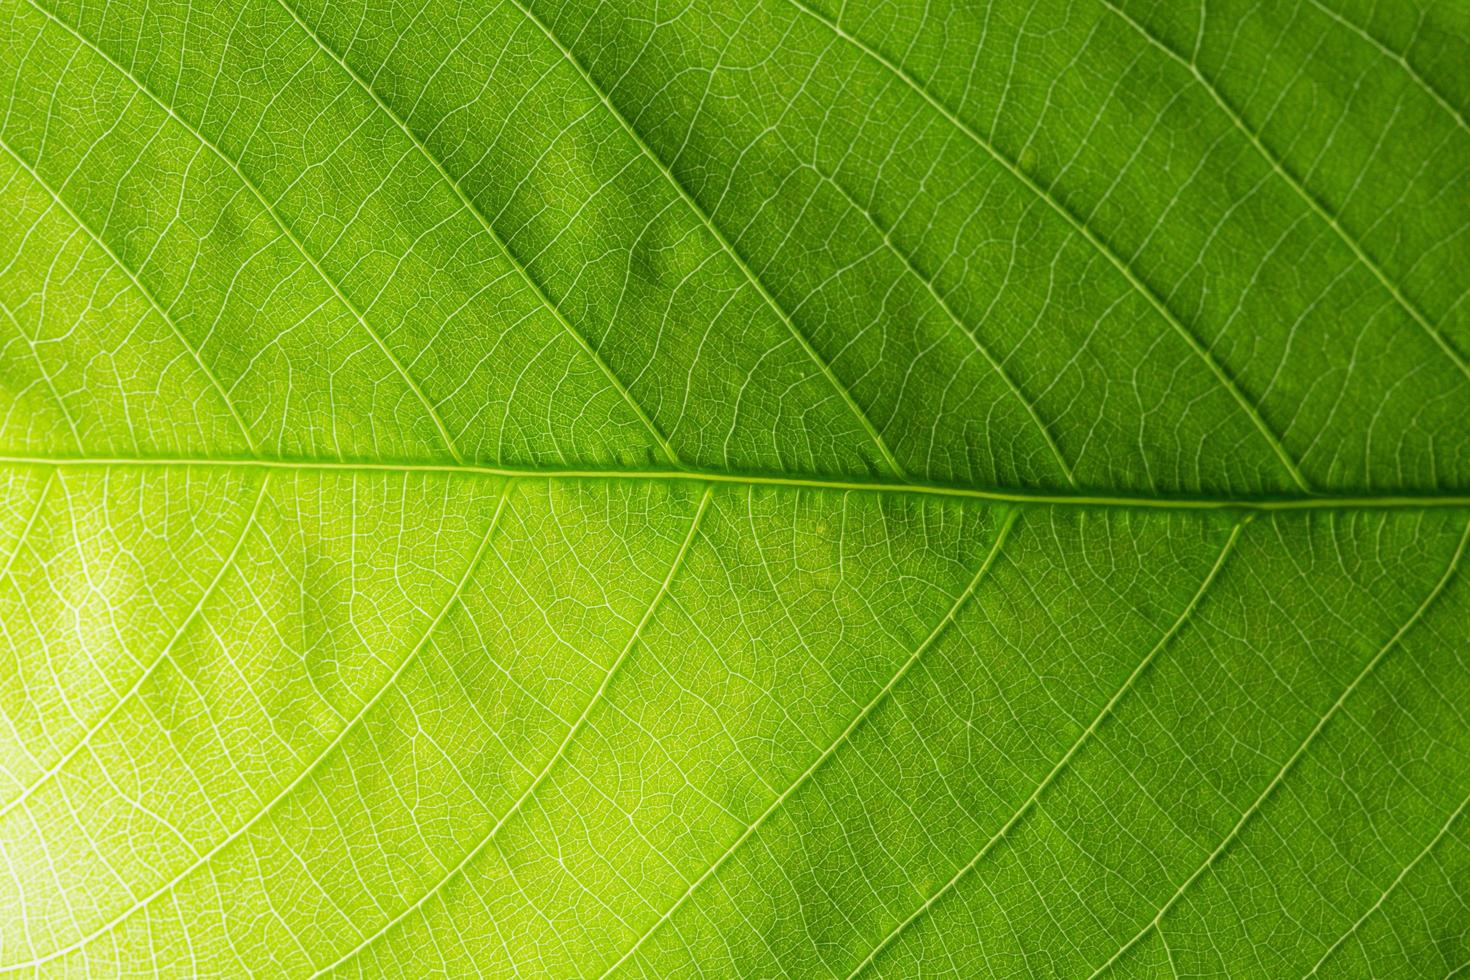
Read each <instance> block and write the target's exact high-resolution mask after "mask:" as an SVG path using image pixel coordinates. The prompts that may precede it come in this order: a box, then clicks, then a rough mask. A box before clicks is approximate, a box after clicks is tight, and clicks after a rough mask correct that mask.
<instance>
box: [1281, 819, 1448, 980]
mask: <svg viewBox="0 0 1470 980" xmlns="http://www.w3.org/2000/svg"><path fill="white" fill-rule="evenodd" d="M1467 805H1470V796H1467V797H1465V798H1464V799H1463V800H1461V801H1460V805H1459V806H1457V807H1455V809H1454V812H1453V813H1451V814H1450V815H1449V818H1448V819H1446V820H1445V822H1444V824H1443V825H1442V826H1441V827H1440V828H1439V833H1437V834H1435V835H1434V836H1433V837H1431V838H1430V839H1429V843H1427V844H1425V845H1424V847H1423V848H1422V849H1421V850H1420V851H1419V853H1418V854H1416V855H1414V858H1413V860H1411V861H1410V862H1409V863H1408V864H1406V865H1404V867H1403V870H1401V871H1400V872H1399V873H1398V875H1396V876H1395V877H1394V879H1393V881H1391V882H1389V883H1388V887H1387V888H1385V889H1384V890H1383V893H1382V894H1381V895H1379V896H1378V900H1377V901H1376V902H1374V903H1373V904H1372V905H1370V906H1368V908H1367V909H1366V910H1365V911H1364V912H1363V914H1362V915H1360V916H1358V918H1357V921H1355V922H1354V923H1353V924H1352V925H1351V926H1349V927H1348V929H1347V931H1346V932H1344V933H1343V934H1342V935H1341V936H1338V937H1337V941H1336V942H1334V943H1333V944H1332V945H1331V946H1328V947H1327V950H1326V952H1324V953H1323V954H1322V956H1321V957H1320V958H1319V959H1318V960H1317V962H1316V963H1314V964H1312V969H1311V970H1309V971H1307V974H1306V976H1307V977H1315V976H1316V975H1317V972H1318V971H1319V970H1321V969H1322V964H1323V963H1326V962H1327V961H1328V960H1330V959H1331V958H1332V956H1333V954H1334V953H1336V952H1337V950H1338V948H1339V947H1341V946H1342V944H1343V943H1345V942H1347V941H1348V939H1350V938H1351V937H1352V936H1354V935H1356V934H1357V932H1358V930H1359V929H1360V928H1362V926H1363V923H1364V922H1367V921H1368V920H1369V919H1370V918H1372V917H1373V913H1375V912H1377V911H1378V910H1379V909H1380V908H1382V907H1383V903H1384V902H1386V901H1388V896H1390V895H1392V894H1393V892H1394V889H1396V888H1398V886H1399V885H1400V884H1401V883H1402V882H1403V880H1404V879H1405V878H1407V877H1408V876H1409V873H1410V872H1411V871H1413V870H1414V869H1415V868H1416V867H1418V866H1419V862H1420V861H1422V860H1424V859H1425V858H1426V857H1428V856H1429V852H1430V851H1433V850H1434V848H1435V846H1436V845H1437V844H1439V842H1440V841H1441V840H1443V839H1444V836H1445V835H1446V834H1448V833H1449V832H1450V828H1451V827H1452V826H1454V823H1455V821H1456V820H1458V819H1460V814H1462V813H1464V812H1465V807H1466V806H1467Z"/></svg>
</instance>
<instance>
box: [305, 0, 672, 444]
mask: <svg viewBox="0 0 1470 980" xmlns="http://www.w3.org/2000/svg"><path fill="white" fill-rule="evenodd" d="M276 2H277V3H278V4H280V6H281V9H282V10H284V11H285V12H286V13H287V14H289V15H290V16H291V19H292V20H293V21H295V22H296V25H297V26H298V27H300V28H301V29H302V30H303V31H305V32H306V34H307V36H308V37H310V38H311V40H312V42H313V43H315V44H316V46H317V47H318V48H319V49H320V50H321V51H322V53H323V54H325V55H326V56H327V57H328V58H331V59H332V61H333V62H335V63H336V64H337V65H338V66H340V67H341V69H342V70H343V71H344V72H346V73H347V75H348V77H349V78H351V79H352V80H353V81H354V82H356V83H357V86H358V87H359V88H361V89H362V90H363V91H364V92H366V93H367V95H368V96H369V97H370V98H371V99H372V100H373V103H374V104H375V105H376V106H377V107H378V108H379V109H380V110H382V112H383V113H384V115H386V116H387V117H388V118H389V119H390V120H392V121H393V124H394V125H395V126H397V127H398V128H399V129H400V130H401V131H402V132H403V135H405V136H407V137H408V139H409V141H410V142H412V143H413V145H414V147H415V148H417V149H418V151H419V153H420V154H422V156H423V158H424V159H425V160H427V161H428V162H429V163H430V164H431V165H432V166H433V168H434V170H435V171H436V172H438V174H439V176H440V177H441V178H442V179H443V180H444V182H445V183H446V184H448V185H449V187H450V188H451V189H452V190H453V191H454V194H455V196H456V197H458V198H459V201H460V203H461V204H463V205H464V206H465V208H466V209H467V210H468V211H469V212H470V213H471V214H473V215H474V216H475V218H476V219H477V220H478V221H479V223H480V227H482V228H484V229H485V233H486V234H488V235H489V236H490V240H491V241H492V242H494V243H495V247H496V248H498V249H499V250H500V251H501V253H502V254H504V255H505V257H506V260H507V261H509V262H510V264H511V265H512V266H513V267H514V268H515V270H516V272H518V273H520V276H521V278H522V279H523V280H525V282H526V285H528V286H530V287H531V291H532V292H533V293H534V294H535V295H536V298H537V299H538V300H540V301H541V304H542V305H543V306H545V307H546V308H547V309H548V310H550V311H551V314H552V316H554V317H556V321H557V323H559V324H561V326H562V329H564V330H565V331H566V332H567V334H568V335H569V336H570V337H571V338H572V339H573V340H574V341H576V343H577V345H578V346H579V347H581V348H582V350H583V351H585V352H586V353H587V355H588V356H589V357H591V358H592V360H593V362H594V363H595V364H596V365H597V366H598V368H599V369H600V370H601V371H602V373H603V374H604V375H605V376H606V377H607V379H608V381H609V382H611V383H612V386H613V388H614V389H616V390H617V392H618V394H619V395H621V396H622V399H623V401H625V402H627V403H628V407H629V408H631V409H632V410H633V412H634V414H636V415H637V416H638V420H639V421H640V422H642V423H643V426H644V428H646V429H647V430H648V432H649V434H650V435H651V436H653V439H654V441H655V442H656V443H658V447H659V449H660V450H662V451H663V454H664V456H665V457H667V458H668V461H669V463H670V464H672V465H674V466H682V465H683V463H682V461H681V460H680V459H679V455H678V453H676V452H675V451H674V447H673V446H671V445H670V444H669V440H668V437H667V436H665V435H664V433H663V430H662V429H660V428H659V427H658V424H657V423H655V422H654V420H653V418H652V417H651V416H650V415H649V414H648V412H647V411H645V410H644V408H643V405H642V404H641V403H640V402H639V401H638V400H637V399H635V398H634V397H633V394H632V392H630V391H629V390H628V387H627V386H626V385H624V384H623V382H622V379H621V378H619V377H618V376H617V374H615V373H614V372H613V369H612V368H611V367H610V366H609V365H608V363H607V361H605V360H604V359H603V357H602V355H601V354H599V353H598V352H597V349H596V348H595V347H593V346H592V344H591V342H590V341H589V340H588V339H587V337H586V336H585V335H583V333H582V332H581V331H580V330H577V329H576V328H575V327H573V326H572V324H571V323H570V322H569V321H568V320H567V318H566V316H565V315H563V313H562V311H561V307H559V306H557V305H556V304H555V303H554V302H552V301H551V298H550V297H549V296H547V294H546V291H545V290H544V289H542V288H541V284H540V283H539V282H537V281H536V280H535V279H534V278H533V277H532V276H531V273H530V270H528V269H527V268H526V267H525V265H523V264H522V263H521V260H520V259H519V258H518V257H517V256H516V255H515V253H513V252H512V251H511V250H510V246H509V244H507V242H506V241H505V239H503V238H501V237H500V233H499V232H498V231H496V230H495V228H494V226H493V225H491V224H490V219H489V218H488V217H486V216H485V213H484V212H483V211H482V210H481V209H480V207H479V205H477V204H476V203H475V202H474V201H473V200H472V199H471V198H470V196H469V195H468V194H466V193H465V192H464V189H463V188H461V187H460V184H459V181H458V180H456V179H455V178H454V177H453V176H451V175H450V173H449V171H448V170H447V169H446V168H445V166H444V162H443V161H442V160H440V159H439V157H438V156H436V155H435V154H434V153H432V152H430V150H429V148H428V147H427V146H426V145H424V142H423V141H422V140H420V139H419V137H418V135H417V134H416V133H414V131H413V130H412V129H410V128H409V126H408V124H407V123H405V122H404V121H403V119H402V117H400V116H399V115H398V113H397V112H395V111H394V110H393V109H392V108H391V107H390V106H389V105H388V103H387V102H385V101H384V100H383V98H382V97H381V96H379V95H378V93H377V90H376V89H374V88H373V87H372V86H371V85H369V84H368V83H367V81H366V80H364V79H363V78H362V76H361V75H359V74H358V73H357V72H356V71H355V70H354V69H353V68H352V66H351V65H349V64H348V63H347V59H346V58H344V57H342V56H341V55H340V54H338V53H337V52H336V51H335V50H334V49H333V48H331V47H330V46H329V45H328V44H327V43H326V42H325V41H323V40H322V39H321V36H320V35H318V34H317V32H316V31H315V30H313V29H312V27H311V25H309V24H308V23H306V21H304V20H302V18H301V15H300V14H298V13H297V12H296V9H295V8H294V7H292V6H291V5H290V4H288V3H287V2H286V0H276Z"/></svg>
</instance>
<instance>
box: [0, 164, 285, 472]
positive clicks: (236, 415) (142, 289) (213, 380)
mask: <svg viewBox="0 0 1470 980" xmlns="http://www.w3.org/2000/svg"><path fill="white" fill-rule="evenodd" d="M0 150H4V151H5V154H6V155H7V156H8V157H10V158H11V159H12V160H14V161H15V162H16V163H17V164H18V165H19V166H20V167H21V169H22V170H24V171H25V172H26V173H28V174H30V177H31V180H33V181H35V182H36V184H37V186H39V187H40V188H41V189H42V190H44V191H45V192H46V193H47V194H48V195H49V196H50V198H51V200H53V201H55V202H56V203H57V205H58V206H60V208H61V210H63V211H65V212H66V215H67V217H69V218H71V220H72V221H73V222H74V223H75V224H76V226H77V227H78V228H80V229H81V230H82V231H83V233H85V234H86V236H87V237H88V238H90V239H91V240H92V241H93V242H95V243H96V245H97V247H98V248H100V249H102V251H103V253H104V254H106V256H107V257H108V258H109V259H111V260H112V263H113V265H115V266H117V268H118V269H120V270H122V274H123V275H125V276H127V277H128V281H129V282H131V283H132V284H133V288H134V289H136V290H137V291H138V292H139V293H141V294H142V296H143V299H144V300H146V301H147V303H148V305H149V306H151V307H152V308H153V311H154V312H155V313H157V314H158V315H159V317H160V318H161V319H162V320H163V322H164V323H165V324H166V325H167V326H168V328H169V330H170V331H172V332H173V335H174V338H175V339H176V340H177V341H178V342H179V345H180V346H182V347H183V348H184V350H185V351H187V352H188V353H189V357H190V358H192V359H193V361H194V363H195V364H196V365H198V367H199V370H201V371H203V372H204V377H205V378H207V379H208V380H209V384H210V387H212V388H213V389H214V391H215V394H217V395H219V397H220V401H222V402H224V405H225V409H226V410H227V411H228V412H229V413H230V418H232V419H234V420H235V424H236V425H238V426H239V427H240V434H241V435H242V436H244V437H245V446H246V448H248V449H249V450H250V452H251V453H258V452H259V451H260V449H259V447H258V446H256V444H255V438H254V437H253V436H252V435H251V434H250V427H249V426H248V425H246V424H245V419H244V418H243V417H241V415H240V412H239V410H238V409H237V408H235V403H234V401H233V400H232V399H231V398H230V396H229V395H228V394H226V393H225V389H224V385H222V384H221V383H220V379H219V378H218V377H217V376H216V375H215V373H214V372H213V371H211V370H210V369H209V367H208V366H207V365H206V364H205V363H204V358H203V357H201V356H200V354H199V351H198V350H196V349H195V347H194V345H193V344H191V343H189V341H188V339H187V338H186V337H185V336H184V332H183V331H182V330H180V329H179V326H178V324H176V323H175V322H174V318H173V317H171V316H169V315H168V313H167V312H166V311H165V310H164V308H163V306H162V305H161V304H160V303H159V302H158V300H157V299H156V298H155V297H154V295H153V292H152V290H150V289H149V288H148V287H147V286H145V285H143V282H142V280H140V279H139V278H138V277H137V275H136V274H134V272H133V270H132V269H131V268H129V267H128V265H127V263H125V262H123V260H122V258H121V257H120V256H119V255H118V254H117V253H116V252H114V251H113V250H112V246H111V245H108V244H107V242H106V241H105V240H104V239H103V238H102V236H101V235H100V234H98V233H97V232H95V231H93V230H92V228H91V226H90V225H88V224H87V223H86V222H85V221H83V220H82V218H81V216H80V215H78V214H77V213H76V212H75V211H73V210H72V208H71V205H70V204H67V203H66V201H64V200H63V199H62V197H61V193H60V191H57V190H53V189H52V187H51V185H50V184H49V183H47V182H46V180H45V179H44V178H43V177H42V176H41V175H40V173H38V172H37V171H36V168H35V167H33V166H31V165H30V163H28V162H27V161H26V159H25V158H24V157H22V156H21V155H20V154H19V153H17V152H16V151H15V150H14V149H12V148H11V146H10V144H9V143H7V142H6V141H5V139H4V137H0ZM7 312H9V311H8V310H7ZM11 319H12V320H13V319H14V317H13V316H12V317H11ZM18 325H19V324H17V326H18ZM47 380H48V381H49V380H50V379H49V378H48V379H47ZM57 399H58V401H59V400H60V396H59V395H58V396H57ZM65 407H66V406H65V404H63V405H62V408H63V410H64V409H65ZM69 420H70V416H68V421H69ZM75 428H76V427H75V426H73V433H74V434H75Z"/></svg>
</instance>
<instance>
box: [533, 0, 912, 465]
mask: <svg viewBox="0 0 1470 980" xmlns="http://www.w3.org/2000/svg"><path fill="white" fill-rule="evenodd" d="M510 2H511V3H512V4H513V5H514V6H515V7H516V8H517V9H518V10H520V12H521V13H522V14H523V15H524V16H525V17H526V19H527V20H529V21H530V22H531V23H532V24H534V25H535V26H536V28H537V29H538V30H539V31H540V32H541V33H542V34H544V35H546V39H547V40H548V41H550V42H551V43H552V44H554V45H556V49H557V50H558V51H559V52H561V55H562V57H563V58H564V59H566V61H567V62H568V63H569V64H570V65H571V66H572V67H573V68H575V69H576V70H577V73H578V74H579V75H581V76H582V80H583V81H585V82H586V83H587V87H588V88H589V89H590V90H591V91H592V94H593V95H595V96H596V97H597V99H598V101H599V102H601V103H602V104H603V106H604V107H605V108H606V109H607V111H608V112H609V113H611V115H612V117H613V118H614V119H615V120H616V121H617V123H618V125H619V126H620V127H622V130H623V132H625V133H627V134H628V136H629V137H630V138H631V139H632V140H633V142H634V143H635V144H636V145H637V146H638V149H639V151H640V152H641V153H642V154H643V155H644V156H645V157H646V158H647V159H648V161H649V162H650V163H652V164H653V165H654V166H655V167H656V168H657V169H658V171H659V173H660V174H662V175H663V177H664V179H665V180H666V181H668V183H669V185H670V186H671V187H673V189H674V190H675V191H676V192H677V193H678V195H679V197H680V198H682V199H683V201H684V203H685V204H686V205H688V207H689V209H690V210H691V211H693V212H694V214H695V216H696V217H698V218H699V220H700V222H701V223H703V225H704V226H705V228H707V229H708V230H709V233H710V234H711V235H713V236H714V238H715V241H716V242H717V243H719V246H720V248H721V249H722V250H723V251H724V253H725V254H726V255H727V256H729V258H730V260H731V261H733V262H734V263H735V265H736V266H738V267H739V269H740V271H741V273H742V274H744V276H745V278H746V279H747V280H749V281H750V284H751V285H752V286H754V287H755V290H756V292H757V293H759V294H760V297H761V299H762V300H764V301H765V303H766V305H767V306H769V307H770V308H771V312H773V313H775V314H776V316H777V317H778V318H779V319H780V320H781V322H782V323H783V324H785V326H786V329H787V331H788V332H790V334H791V336H792V338H793V339H794V340H795V341H796V342H797V344H798V345H800V347H801V349H802V351H803V352H804V353H805V354H806V356H807V357H808V358H809V359H810V360H811V362H812V363H813V364H815V365H816V366H817V369H818V370H819V371H820V372H821V373H822V376H823V377H825V378H826V379H827V382H828V383H829V384H831V386H832V389H833V390H834V391H835V392H836V393H837V395H838V397H840V398H841V399H842V401H843V403H844V404H845V405H846V406H847V408H848V409H849V410H850V411H851V412H852V414H853V416H854V417H855V418H856V419H857V420H858V423H859V424H860V425H862V427H863V430H864V431H865V432H866V433H867V434H868V436H869V438H871V439H872V440H873V443H874V445H876V446H877V447H878V451H879V453H880V454H881V455H882V457H883V461H884V463H885V464H886V465H887V466H888V469H889V470H890V471H891V472H892V474H893V475H894V476H896V477H898V478H899V479H905V478H906V473H905V472H904V468H903V466H902V464H900V463H899V461H898V459H897V458H896V457H895V456H894V455H893V451H892V450H891V449H889V447H888V443H886V442H885V441H884V440H883V435H882V433H880V432H879V431H878V428H877V426H875V425H874V424H873V420H872V419H870V418H868V414H867V413H866V412H864V411H863V409H862V406H860V405H858V403H857V399H855V398H854V397H853V394H852V392H851V391H850V390H849V389H848V388H847V386H846V385H844V384H843V383H842V382H841V380H839V379H838V377H837V375H836V373H834V372H833V370H832V366H831V365H830V364H828V363H827V361H826V360H825V359H824V358H823V357H822V356H821V354H819V353H817V349H816V348H815V347H813V346H812V342H811V340H809V339H808V338H807V336H806V334H804V333H802V331H801V330H800V329H798V328H797V326H796V324H795V323H794V322H793V321H792V319H791V315H790V314H789V313H787V312H786V309H785V307H783V306H782V305H781V304H780V303H778V302H777V301H776V297H774V296H772V295H771V292H770V290H769V289H767V288H766V284H765V283H764V282H763V281H761V278H760V277H759V276H757V275H756V274H755V271H754V270H753V269H751V268H750V264H749V263H748V262H746V261H745V257H744V256H743V255H741V253H740V252H739V251H738V250H737V249H736V248H735V246H734V245H733V244H732V243H731V242H730V240H729V239H728V238H726V237H725V234H724V232H722V231H720V229H719V227H718V226H717V225H716V224H715V222H714V219H713V218H711V217H710V215H709V213H708V212H706V211H705V209H704V207H703V206H702V205H700V203H699V202H698V201H696V200H695V199H694V197H693V195H691V194H690V193H689V191H688V190H687V189H686V188H685V187H684V184H683V182H682V181H680V180H679V178H678V177H677V176H675V175H674V172H673V171H672V170H670V169H669V166H668V165H667V164H666V163H664V161H663V158H662V157H660V156H659V155H658V154H656V153H654V152H653V149H652V148H651V147H650V146H649V145H648V143H647V141H645V140H644V139H643V136H642V134H640V133H639V132H638V130H637V129H636V128H634V126H633V124H632V123H630V122H629V121H628V119H627V117H625V116H624V115H623V113H622V112H621V111H620V110H619V109H618V107H617V106H616V105H614V104H613V101H612V99H611V98H610V97H609V96H608V94H607V92H605V91H603V89H602V86H600V85H599V84H598V83H597V80H596V79H594V78H593V77H592V73H591V72H589V71H588V70H587V69H586V68H584V67H583V66H582V63H581V62H580V61H579V60H577V57H576V55H574V54H573V53H572V51H571V49H570V48H568V47H567V46H566V45H565V44H563V43H562V42H561V39H560V38H559V37H557V36H556V34H555V33H554V32H553V31H552V30H551V28H549V27H547V26H546V25H545V24H544V23H542V21H541V19H540V18H539V17H537V16H536V15H535V13H533V12H532V11H531V10H530V8H528V7H526V6H525V5H524V4H523V3H522V2H521V0H510Z"/></svg>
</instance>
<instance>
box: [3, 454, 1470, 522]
mask: <svg viewBox="0 0 1470 980" xmlns="http://www.w3.org/2000/svg"><path fill="white" fill-rule="evenodd" d="M0 465H6V466H54V467H76V468H84V467H136V468H155V467H185V466H216V467H232V468H256V469H272V470H295V471H300V472H320V473H330V472H342V473H374V472H377V473H441V474H449V475H480V476H497V477H504V478H508V479H527V480H649V481H671V480H680V481H687V482H692V483H729V484H735V485H740V486H757V487H762V486H764V487H792V488H797V489H809V490H840V491H851V492H856V493H909V494H921V495H927V496H935V497H951V498H959V499H965V500H982V501H990V502H993V503H1009V504H1036V505H1045V506H1061V507H1135V508H1149V509H1156V510H1186V511H1187V510H1247V511H1296V510H1304V511H1311V510H1360V509H1384V508H1392V509H1427V508H1470V492H1453V493H1443V494H1414V493H1401V494H1371V493H1365V494H1330V493H1323V494H1312V495H1307V494H1296V495H1286V494H1283V495H1278V496H1260V497H1245V496H1241V497H1226V496H1207V495H1195V496H1188V495H1180V496H1172V497H1171V496H1149V495H1146V494H1127V493H1117V494H1114V493H1101V492H1093V493H1088V492H1078V493H1064V492H1060V491H1050V490H1041V489H1037V490H1028V489H1024V488H1013V487H993V488H991V487H966V486H954V485H948V484H943V483H929V482H918V481H907V482H898V481H893V480H876V479H872V480H865V479H861V478H851V477H840V476H819V475H797V476H792V475H779V474H762V473H733V472H717V471H711V470H697V469H658V470H654V469H648V470H640V469H621V470H619V469H595V468H589V469H572V468H566V469H551V468H534V467H514V466H494V465H480V464H474V463H410V462H380V463H374V462H338V461H327V460H290V459H217V458H216V459H211V458H199V459H186V458H181V457H172V458H170V457H153V458H147V457H131V458H130V457H86V458H84V457H43V456H14V455H0Z"/></svg>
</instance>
